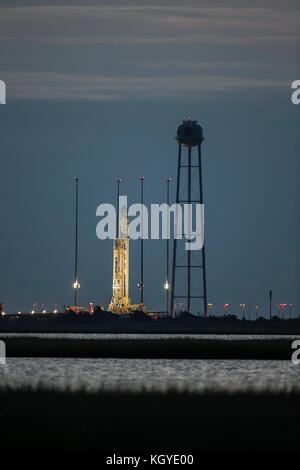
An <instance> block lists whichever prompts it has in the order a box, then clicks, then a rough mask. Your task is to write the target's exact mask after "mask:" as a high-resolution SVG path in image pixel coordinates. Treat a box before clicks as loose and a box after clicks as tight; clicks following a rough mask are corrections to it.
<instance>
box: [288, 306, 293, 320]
mask: <svg viewBox="0 0 300 470" xmlns="http://www.w3.org/2000/svg"><path fill="white" fill-rule="evenodd" d="M292 309H293V304H289V313H290V320H291V319H292V317H293V315H292Z"/></svg>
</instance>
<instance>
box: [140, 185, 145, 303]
mask: <svg viewBox="0 0 300 470" xmlns="http://www.w3.org/2000/svg"><path fill="white" fill-rule="evenodd" d="M144 179H145V178H144V177H143V176H141V204H142V206H143V205H144ZM141 219H142V223H141V283H140V291H141V305H143V304H144V240H143V230H144V211H143V209H142V214H141Z"/></svg>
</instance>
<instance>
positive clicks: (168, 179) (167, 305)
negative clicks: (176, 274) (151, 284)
mask: <svg viewBox="0 0 300 470" xmlns="http://www.w3.org/2000/svg"><path fill="white" fill-rule="evenodd" d="M170 183H171V178H167V204H168V207H169V205H170ZM166 243H167V247H166V248H167V253H166V257H167V259H166V282H165V285H164V289H165V291H166V312H167V315H168V314H170V313H171V312H170V306H169V304H170V302H169V288H170V286H169V280H170V233H169V226H168V233H167V242H166ZM171 314H172V313H171Z"/></svg>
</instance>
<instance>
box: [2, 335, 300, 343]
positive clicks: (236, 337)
mask: <svg viewBox="0 0 300 470" xmlns="http://www.w3.org/2000/svg"><path fill="white" fill-rule="evenodd" d="M0 338H44V339H98V340H100V339H128V340H130V339H178V338H181V339H182V338H192V339H222V340H224V341H226V340H227V341H234V340H247V339H248V340H249V339H255V340H266V339H290V340H291V341H292V340H293V339H297V338H299V336H293V335H210V334H204V335H201V334H152V333H151V334H140V333H138V334H131V333H130V334H115V333H113V334H110V333H97V334H86V333H85V334H84V333H83V334H77V333H0Z"/></svg>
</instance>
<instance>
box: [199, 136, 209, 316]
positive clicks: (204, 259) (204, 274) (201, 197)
mask: <svg viewBox="0 0 300 470" xmlns="http://www.w3.org/2000/svg"><path fill="white" fill-rule="evenodd" d="M198 164H199V183H200V204H203V182H202V158H201V144H200V145H198ZM202 262H203V266H202V272H203V296H204V317H205V318H207V284H206V255H205V236H204V243H203V248H202Z"/></svg>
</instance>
